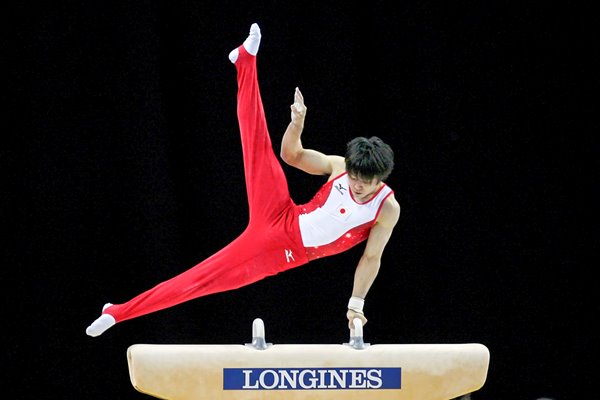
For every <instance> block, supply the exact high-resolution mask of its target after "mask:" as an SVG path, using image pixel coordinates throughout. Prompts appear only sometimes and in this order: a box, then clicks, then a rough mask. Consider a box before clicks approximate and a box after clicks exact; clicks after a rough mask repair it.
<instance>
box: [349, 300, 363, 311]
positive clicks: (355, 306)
mask: <svg viewBox="0 0 600 400" xmlns="http://www.w3.org/2000/svg"><path fill="white" fill-rule="evenodd" d="M364 305H365V300H364V299H361V298H360V297H356V296H352V297H350V300H349V301H348V309H349V310H352V311H356V312H358V313H361V314H362V313H363V306H364Z"/></svg>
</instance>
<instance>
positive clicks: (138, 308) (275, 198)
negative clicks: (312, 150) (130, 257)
mask: <svg viewBox="0 0 600 400" xmlns="http://www.w3.org/2000/svg"><path fill="white" fill-rule="evenodd" d="M235 67H236V70H237V82H238V94H237V115H238V120H239V121H238V122H239V126H240V134H241V139H242V150H243V156H244V173H245V178H246V190H247V194H248V205H249V215H250V218H249V222H248V226H247V228H246V229H245V230H244V232H243V233H242V234H241V235H240V236H238V237H237V238H236V239H235V240H234V241H233V242H231V243H230V244H228V245H227V246H226V247H224V248H223V249H221V250H220V251H218V252H217V253H216V254H214V255H212V256H210V257H209V258H207V259H206V260H204V261H202V262H201V263H199V264H197V265H196V266H194V267H192V268H190V269H188V270H187V271H184V272H183V273H181V274H179V275H177V276H175V277H173V278H171V279H169V280H166V281H164V282H162V283H160V284H158V285H156V286H155V287H153V288H151V289H149V290H147V291H145V292H143V293H141V294H139V295H138V296H136V297H134V298H133V299H131V300H129V301H128V302H126V303H122V304H114V305H111V306H109V307H108V308H106V309H105V310H104V311H103V313H108V314H110V315H112V316H113V317H114V318H115V321H116V322H117V323H118V322H121V321H125V320H128V319H131V318H136V317H139V316H141V315H145V314H149V313H152V312H155V311H159V310H162V309H165V308H168V307H172V306H175V305H177V304H180V303H183V302H186V301H189V300H192V299H195V298H198V297H201V296H206V295H209V294H213V293H217V292H223V291H227V290H232V289H236V288H239V287H242V286H245V285H248V284H251V283H253V282H256V281H258V280H260V279H263V278H265V277H267V276H270V275H275V274H277V273H279V272H282V271H285V270H287V269H290V268H294V267H297V266H300V265H303V264H306V263H307V262H308V258H307V255H306V250H305V249H304V246H303V245H302V239H301V236H300V229H299V225H298V215H299V212H300V210H299V207H298V206H296V205H295V204H294V202H293V201H292V199H291V197H290V194H289V190H288V184H287V180H286V177H285V175H284V172H283V169H282V167H281V164H280V163H279V160H278V159H277V157H276V156H275V154H274V152H273V146H272V144H271V139H270V137H269V131H268V129H267V122H266V118H265V113H264V109H263V104H262V100H261V97H260V91H259V86H258V77H257V70H256V56H253V55H251V54H249V53H248V52H247V51H246V49H245V48H244V46H240V47H239V56H238V59H237V60H236V62H235Z"/></svg>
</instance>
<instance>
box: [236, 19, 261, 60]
mask: <svg viewBox="0 0 600 400" xmlns="http://www.w3.org/2000/svg"><path fill="white" fill-rule="evenodd" d="M243 45H244V49H246V51H247V52H248V53H249V54H251V55H253V56H255V55H256V54H257V53H258V46H260V28H259V27H258V24H256V23H254V24H252V26H250V35H248V37H247V38H246V40H244V43H243ZM239 55H240V50H239V47H237V48H235V49H233V50H232V51H231V53H229V61H231V62H232V63H234V64H235V62H236V61H237V59H238V56H239Z"/></svg>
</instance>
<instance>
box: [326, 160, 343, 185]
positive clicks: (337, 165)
mask: <svg viewBox="0 0 600 400" xmlns="http://www.w3.org/2000/svg"><path fill="white" fill-rule="evenodd" d="M327 158H329V162H330V164H331V174H330V175H329V180H332V179H334V178H335V177H337V176H339V175H340V174H341V173H343V172H346V161H345V159H344V157H342V156H327Z"/></svg>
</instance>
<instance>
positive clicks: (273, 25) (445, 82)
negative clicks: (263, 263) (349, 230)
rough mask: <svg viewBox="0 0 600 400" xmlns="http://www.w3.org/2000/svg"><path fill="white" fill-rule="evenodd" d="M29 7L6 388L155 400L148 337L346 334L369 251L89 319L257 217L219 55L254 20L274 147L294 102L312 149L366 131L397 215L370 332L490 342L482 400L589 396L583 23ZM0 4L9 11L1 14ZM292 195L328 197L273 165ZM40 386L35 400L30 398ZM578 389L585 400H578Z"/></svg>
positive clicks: (387, 5)
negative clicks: (149, 309) (383, 156)
mask: <svg viewBox="0 0 600 400" xmlns="http://www.w3.org/2000/svg"><path fill="white" fill-rule="evenodd" d="M247 3H248V4H243V3H241V2H230V1H226V0H223V1H218V2H212V1H179V2H166V1H164V2H157V1H144V2H123V1H108V2H76V1H66V2H47V3H42V4H38V3H29V2H20V3H16V4H14V5H10V6H8V8H6V10H8V12H5V13H3V15H4V16H5V17H7V18H6V24H5V26H6V27H8V28H9V29H8V30H7V35H6V36H4V38H3V39H2V45H3V48H4V49H5V52H4V54H5V55H6V56H5V57H3V63H4V64H5V65H7V66H8V67H9V68H8V70H5V71H8V72H5V73H3V75H2V76H3V78H4V79H5V80H6V81H5V84H4V85H3V87H4V90H3V92H4V93H3V97H4V100H5V101H4V104H5V106H4V107H3V110H4V111H5V117H4V118H3V119H4V123H5V129H4V134H3V140H4V141H5V142H4V144H3V145H2V150H1V151H2V153H1V155H2V163H3V166H2V170H3V172H4V174H5V177H6V178H5V185H4V188H5V189H4V190H3V195H2V210H3V211H2V219H3V221H4V222H3V225H4V227H5V228H7V232H8V235H5V239H4V246H3V247H4V248H5V249H6V250H7V251H6V258H5V262H4V263H3V266H2V276H3V278H2V282H3V285H4V286H5V289H4V290H3V293H4V311H5V313H4V315H3V318H2V319H3V331H4V337H5V340H4V342H3V343H4V350H3V352H2V353H4V355H5V356H6V360H5V361H6V362H5V363H4V367H5V369H4V372H3V375H4V378H3V381H5V384H4V386H5V387H4V389H5V391H8V393H11V392H12V393H14V398H24V397H27V398H38V399H42V398H47V399H55V398H56V399H96V398H97V399H145V398H149V396H147V395H144V394H142V393H139V392H137V391H135V389H134V388H133V387H132V385H131V383H130V381H129V375H128V367H127V360H126V350H127V348H128V346H130V345H132V344H135V343H158V344H200V343H204V344H242V343H247V342H249V341H250V339H251V324H252V321H253V320H254V318H256V317H260V318H262V319H263V320H264V322H265V326H266V337H267V340H268V341H269V342H273V343H275V344H277V343H343V342H345V341H347V339H348V331H347V328H346V321H345V307H346V303H347V300H348V297H349V295H350V292H351V285H352V276H353V271H354V268H355V265H356V262H357V261H358V258H359V256H360V254H361V251H362V248H363V247H362V246H358V247H357V248H354V249H352V250H351V251H349V252H348V253H345V254H342V255H338V256H334V257H330V258H328V259H324V260H320V261H316V262H314V263H311V264H308V265H306V266H303V267H300V268H298V269H295V270H291V271H288V272H285V273H283V274H280V275H277V276H274V277H270V278H267V279H265V280H263V281H260V282H258V283H256V284H253V285H251V286H248V287H245V288H241V289H238V290H236V291H231V292H227V293H221V294H216V295H211V296H208V297H205V298H201V299H196V300H193V301H190V302H188V303H185V304H181V305H179V306H177V307H174V308H171V309H168V310H164V311H160V312H157V313H154V314H150V315H147V316H143V317H140V318H137V319H134V320H130V321H126V322H123V323H122V324H118V325H117V326H115V327H113V328H112V329H110V330H108V331H107V332H106V333H104V334H103V335H102V336H100V337H97V338H91V337H88V336H87V335H86V334H85V328H86V327H87V326H88V325H89V324H90V323H91V322H92V321H93V320H94V319H95V318H97V317H98V315H99V313H100V309H101V307H102V305H103V304H104V303H105V302H108V301H110V302H116V303H118V302H124V301H126V300H128V299H130V298H131V297H133V296H134V295H137V294H138V293H140V292H142V291H143V290H146V289H148V288H150V287H152V286H154V285H155V284H157V283H159V282H160V281H162V280H165V279H167V278H170V277H172V276H174V275H176V274H178V273H179V272H181V271H183V270H185V269H187V268H189V267H191V266H193V265H195V264H196V263H197V262H199V261H201V260H203V259H204V258H206V257H208V256H209V255H211V254H212V253H214V252H215V251H217V250H218V249H220V248H221V247H223V246H224V245H226V244H227V243H229V242H230V241H231V240H233V239H234V238H235V237H236V236H237V235H238V234H239V233H241V231H242V230H243V229H244V227H245V225H246V221H247V209H246V207H247V203H246V200H245V187H244V180H243V167H242V162H241V147H240V143H239V134H238V130H237V129H238V128H237V120H236V114H235V98H236V97H235V96H236V90H237V86H236V80H235V67H234V66H232V65H231V64H230V62H229V61H228V59H227V54H228V53H229V51H230V50H231V49H233V48H234V47H237V46H238V45H239V44H240V43H241V42H242V41H243V39H245V37H246V36H247V34H248V29H249V26H250V24H251V23H252V22H258V23H259V24H260V26H261V29H262V33H263V40H262V44H261V49H260V53H259V59H258V68H259V81H260V85H261V91H262V95H263V101H264V105H265V109H266V113H267V119H268V123H269V128H270V131H271V136H272V138H273V144H274V147H275V151H276V152H277V153H278V151H279V144H280V139H281V135H282V134H283V131H284V130H285V127H286V126H287V122H288V121H289V114H290V112H289V106H290V104H291V103H292V101H293V91H294V87H296V86H299V87H300V88H301V90H302V91H303V94H304V96H305V100H306V104H307V106H308V117H307V122H306V128H305V131H304V134H303V138H304V144H305V146H307V147H312V148H315V149H318V150H320V151H323V152H325V153H329V154H341V153H342V152H343V151H344V146H345V143H346V142H347V141H348V140H349V139H351V138H353V137H354V136H358V135H363V136H371V135H377V136H380V137H381V138H383V139H384V140H385V141H386V142H388V143H390V144H391V145H392V146H393V148H394V150H395V153H396V168H395V170H394V172H393V174H392V176H390V178H389V179H388V181H387V183H388V184H389V185H390V186H391V187H392V188H393V189H394V190H395V194H396V198H397V199H398V200H399V202H400V204H401V207H402V215H401V218H400V221H399V224H398V226H397V228H396V230H395V233H394V235H393V237H392V238H391V241H390V243H389V244H388V247H387V248H386V251H385V254H384V257H383V261H382V268H381V271H380V273H379V276H378V278H377V280H376V281H375V283H374V285H373V287H372V289H371V292H370V293H369V296H368V298H367V301H366V306H365V309H366V312H367V314H368V317H369V323H368V325H367V326H366V327H365V340H366V341H367V342H369V343H372V344H387V343H399V344H402V343H470V342H477V343H482V344H485V345H486V346H487V347H488V348H489V350H490V354H491V361H490V369H489V373H488V379H487V381H486V383H485V385H484V387H483V388H482V389H481V390H480V391H478V392H476V393H474V394H473V396H472V398H473V399H476V400H478V399H486V400H501V399H509V398H510V399H536V398H539V397H543V396H546V397H551V398H555V399H579V398H583V397H584V394H585V393H586V391H587V390H589V389H590V388H591V383H592V377H593V376H595V372H594V370H593V369H589V368H587V367H586V364H587V363H588V362H591V361H592V353H593V350H594V347H595V343H594V342H592V339H591V336H592V335H591V333H592V332H593V331H594V329H593V325H592V323H593V322H594V318H595V316H596V315H597V305H596V303H595V302H592V293H593V291H594V287H595V285H594V284H593V282H594V281H595V278H594V272H593V271H594V267H593V265H594V264H593V263H592V262H591V261H590V259H589V258H588V256H590V255H591V253H592V252H591V250H592V248H593V246H592V245H595V244H596V243H597V231H596V229H595V228H596V225H595V223H594V222H592V215H593V213H594V210H593V208H592V206H594V208H595V206H596V205H597V203H594V202H593V201H592V196H591V194H592V193H593V188H594V187H595V186H597V185H596V184H597V180H596V179H595V178H596V176H597V174H596V170H594V169H593V168H592V163H591V162H590V160H591V159H592V158H596V157H597V140H596V136H595V133H594V129H596V130H597V128H598V124H597V122H596V121H595V120H592V117H593V114H592V113H593V111H595V110H596V109H597V108H596V107H595V106H593V103H592V102H590V101H589V100H590V98H591V95H592V94H594V93H595V88H594V86H595V85H596V84H597V75H596V73H597V71H596V70H594V69H593V68H592V63H591V61H590V60H591V59H592V57H593V56H594V55H597V49H596V47H594V46H593V42H594V41H593V40H590V39H593V36H592V23H595V22H594V21H591V19H590V18H588V17H589V16H591V15H592V13H591V11H590V10H588V9H586V7H582V8H579V9H575V8H574V7H573V9H568V8H562V7H556V8H554V7H553V6H550V5H548V4H546V3H545V2H539V3H534V2H468V1H460V2H448V3H445V4H436V3H434V2H422V1H419V2H412V3H411V2H409V3H407V4H406V3H395V4H394V3H393V2H380V1H374V2H369V3H368V4H363V5H361V6H360V7H359V6H351V5H350V3H348V2H337V3H336V2H331V3H328V2H298V1H296V2H294V1H289V2H278V1H270V2H262V3H257V2H247ZM4 7H7V6H4ZM284 168H285V170H286V173H287V175H288V177H289V184H290V191H291V193H292V196H293V197H294V199H295V201H296V202H297V203H302V202H305V201H308V200H309V199H310V198H311V197H312V194H313V193H314V191H315V190H316V189H317V188H318V187H319V186H320V185H321V184H322V183H323V179H322V178H319V177H314V176H309V175H306V174H303V173H301V172H300V171H297V170H292V169H291V168H289V167H287V166H286V167H284ZM26 394H27V396H25V395H26ZM587 398H589V397H587Z"/></svg>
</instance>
